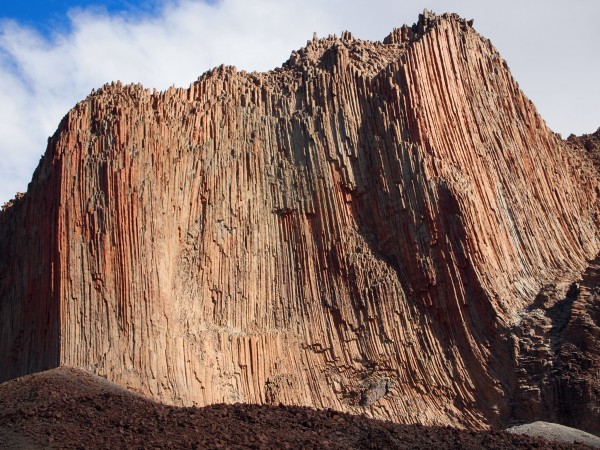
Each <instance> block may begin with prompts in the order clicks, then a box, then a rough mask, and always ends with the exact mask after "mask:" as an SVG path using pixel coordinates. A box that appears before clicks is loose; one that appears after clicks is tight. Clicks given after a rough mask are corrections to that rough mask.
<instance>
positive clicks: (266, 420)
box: [0, 368, 587, 450]
mask: <svg viewBox="0 0 600 450" xmlns="http://www.w3.org/2000/svg"><path fill="white" fill-rule="evenodd" d="M0 448H8V449H27V450H34V449H38V448H61V449H75V448H86V449H131V448H140V449H141V448H153V449H155V448H169V449H195V448H211V449H213V448H214V449H216V448H231V449H246V448H255V449H261V448H264V449H268V448H288V449H297V448H315V449H316V448H319V449H349V448H361V449H370V448H372V449H381V448H387V449H418V448H423V449H432V448H448V449H452V448H456V449H458V448H460V449H482V448H486V449H532V448H555V449H567V448H569V449H571V448H587V447H584V446H581V445H575V446H571V445H569V446H567V445H560V444H552V443H550V442H548V441H545V440H542V439H536V438H531V437H527V436H515V435H511V434H508V433H502V432H498V431H496V432H475V431H464V430H458V429H453V428H431V427H423V426H409V425H400V424H394V423H391V422H382V421H378V420H373V419H369V418H367V417H364V416H351V415H348V414H344V413H340V412H336V411H333V410H326V411H316V410H312V409H309V408H303V407H284V406H266V405H265V406H257V405H242V404H235V405H223V404H220V405H212V406H208V407H205V408H195V407H192V408H177V407H170V406H166V405H161V404H159V403H155V402H153V401H150V400H148V399H145V398H143V397H141V396H138V395H135V394H132V393H130V392H127V391H125V390H124V389H122V388H119V387H118V386H116V385H114V384H112V383H110V382H107V381H106V380H104V379H103V378H99V377H95V376H93V375H91V374H89V373H86V372H83V371H81V370H77V369H70V368H60V369H54V370H51V371H48V372H44V373H40V374H35V375H30V376H28V377H25V378H24V379H18V380H14V381H11V382H7V383H4V384H2V385H0Z"/></svg>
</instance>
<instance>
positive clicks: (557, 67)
mask: <svg viewBox="0 0 600 450" xmlns="http://www.w3.org/2000/svg"><path fill="white" fill-rule="evenodd" d="M426 3H427V4H428V5H429V6H427V5H426ZM479 3H480V2H478V1H477V0H465V1H464V2H460V4H459V5H457V6H456V7H457V10H458V11H457V12H459V13H461V14H463V15H465V16H468V17H469V18H473V17H474V18H475V27H476V28H477V29H478V30H479V31H480V32H482V34H484V35H486V36H487V37H490V38H492V41H493V42H494V43H495V44H496V45H497V46H498V47H499V49H500V50H501V52H502V53H503V55H504V56H505V57H506V58H507V59H508V61H509V64H510V66H511V68H512V69H513V71H514V73H515V75H516V77H517V80H518V81H519V82H520V83H521V86H522V87H523V89H524V90H525V92H526V93H527V94H529V95H530V96H531V97H533V100H534V102H536V104H538V106H540V109H541V112H542V115H544V116H545V117H546V119H547V120H548V122H549V124H550V126H551V127H554V128H555V129H557V130H559V131H561V132H563V133H567V132H570V131H575V132H583V131H592V130H593V129H595V128H596V127H597V126H598V125H600V123H599V122H600V113H599V110H598V108H599V105H600V93H599V92H598V91H600V90H598V88H597V81H596V78H597V75H598V73H600V71H599V68H600V65H599V63H598V62H597V61H595V60H596V59H597V58H594V57H593V56H592V55H593V54H595V55H597V54H600V48H598V45H599V44H598V43H599V42H600V33H599V32H598V31H597V27H595V26H594V25H593V23H592V22H591V21H592V18H593V17H598V16H599V14H600V7H594V6H593V5H592V6H589V5H588V9H590V8H591V9H592V11H585V10H582V8H581V6H582V4H583V3H582V2H577V1H574V2H569V3H573V4H576V6H571V7H566V6H564V5H562V4H563V3H566V2H559V1H544V2H541V1H540V0H531V1H530V2H527V3H525V6H523V2H519V1H517V0H510V1H508V2H503V3H502V4H501V5H502V6H496V7H494V8H496V9H493V8H492V7H491V6H490V5H489V4H488V5H484V6H485V7H484V6H481V5H480V4H479ZM587 3H589V4H591V3H595V2H587ZM544 5H545V9H543V8H542V9H543V11H545V12H544V15H543V17H540V12H539V11H536V8H540V7H544ZM577 5H578V6H579V8H578V10H577V17H578V20H579V24H580V25H576V21H574V20H570V18H569V16H568V14H569V13H571V10H572V11H575V10H576V8H577ZM599 5H600V4H599ZM424 6H427V7H430V8H432V9H434V10H437V11H439V12H443V11H444V10H445V9H447V8H448V4H447V2H444V1H443V0H433V1H428V2H425V1H422V2H421V1H417V2H411V4H410V6H408V5H404V4H403V2H397V1H393V2H392V1H384V0H375V1H372V2H370V3H369V6H368V7H367V6H366V3H365V2H360V1H358V0H346V1H341V0H332V1H328V2H323V1H322V0H305V1H303V2H296V1H293V0H256V1H252V2H248V1H245V0H222V1H218V2H206V1H198V0H195V1H194V0H179V1H169V2H165V3H163V4H162V6H161V7H159V8H157V9H155V10H152V11H149V10H145V11H143V13H142V14H138V15H136V14H133V13H132V12H131V11H129V12H127V13H118V14H114V15H109V14H107V13H106V11H102V10H97V9H96V10H94V9H73V10H71V11H70V12H69V27H67V28H65V29H63V30H60V29H59V30H56V31H55V32H54V33H52V34H50V35H49V36H48V34H40V33H39V32H37V31H36V30H34V29H31V28H27V27H25V26H23V25H21V24H19V23H17V22H13V21H4V22H0V80H1V83H0V204H1V203H2V202H3V201H5V200H8V199H9V198H11V197H12V196H13V195H14V193H15V192H16V191H24V190H25V189H26V184H27V182H28V181H29V179H30V177H31V174H32V173H33V170H34V168H35V165H36V164H37V162H38V160H39V157H40V156H41V154H42V153H43V152H44V151H45V145H46V139H47V137H48V136H49V135H51V134H52V133H53V132H54V130H55V128H56V126H57V125H58V122H59V121H60V119H61V117H62V116H63V115H64V114H66V112H67V111H68V110H69V109H70V108H71V107H72V106H73V105H74V104H75V103H76V102H77V101H79V100H81V99H83V98H84V97H85V96H86V95H87V94H88V93H89V92H90V91H91V90H92V89H93V88H97V87H100V86H102V85H103V84H104V83H106V82H108V81H112V80H121V81H123V82H125V83H130V82H132V83H133V82H134V83H138V82H140V83H142V84H144V85H145V86H147V87H156V88H159V89H165V88H167V87H169V86H171V85H173V84H174V85H176V86H188V85H189V84H190V83H191V82H193V81H194V80H195V79H196V78H197V77H198V76H199V75H200V74H202V73H203V72H205V71H206V70H208V69H210V68H211V67H214V66H217V65H220V64H223V63H224V64H231V65H235V66H237V67H238V68H240V69H246V70H268V69H271V68H273V67H276V66H278V65H280V64H281V63H282V62H283V61H285V60H286V59H287V58H288V56H289V54H290V52H291V50H294V49H297V48H299V47H301V46H302V45H304V44H305V42H306V40H307V39H309V38H311V37H312V33H313V31H316V32H318V34H319V35H326V34H330V33H340V32H341V31H343V30H351V31H353V33H354V34H355V35H357V36H358V37H362V38H366V39H381V38H383V37H384V36H385V35H386V34H387V33H388V32H389V31H390V30H391V29H392V28H393V27H394V26H400V25H402V24H403V23H405V22H409V23H412V22H413V21H415V20H416V18H417V14H418V13H419V12H420V11H421V10H422V9H423V7H424ZM565 8H567V9H568V8H571V9H569V10H568V11H567V12H565ZM514 11H519V13H518V15H515V13H514ZM566 14H567V16H566V17H565V15H566ZM573 14H575V13H574V12H573ZM565 19H566V20H568V22H569V23H568V25H569V26H571V27H575V26H576V27H577V33H578V35H577V36H573V30H568V29H567V28H566V27H567V24H564V25H562V27H563V29H562V30H561V29H557V28H558V24H559V23H560V24H562V23H563V20H565ZM588 22H589V24H588ZM538 36H539V37H540V38H538ZM593 52H595V53H593ZM579 53H581V56H578V55H579ZM586 53H587V56H586ZM550 57H551V58H552V59H550ZM576 57H577V58H579V59H578V60H575V61H576V62H575V63H574V62H573V58H576ZM565 61H566V62H565ZM577 61H581V64H579V62H577ZM565 66H567V67H565ZM549 67H552V70H551V71H550V69H549ZM536 68H537V71H536ZM540 71H541V72H540ZM544 71H545V72H544ZM586 86H588V87H587V91H586ZM536 89H537V90H536ZM591 89H595V92H590V90H591ZM557 105H558V106H557ZM565 105H570V106H568V107H567V106H565Z"/></svg>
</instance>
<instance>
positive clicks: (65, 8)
mask: <svg viewBox="0 0 600 450" xmlns="http://www.w3.org/2000/svg"><path fill="white" fill-rule="evenodd" d="M161 3H162V2H160V1H158V0H152V1H139V0H138V1H135V0H110V1H98V0H78V1H64V0H28V1H14V0H6V1H4V2H3V4H2V6H1V7H0V17H1V18H4V19H14V20H17V21H19V22H20V23H21V24H23V25H28V26H33V27H35V28H36V29H38V30H39V31H40V32H41V33H43V34H46V35H49V34H51V33H52V30H55V29H56V28H59V29H64V28H68V27H69V26H70V22H69V18H68V15H67V13H68V12H69V10H71V9H76V8H80V9H81V8H83V9H93V10H95V11H97V12H102V13H105V14H140V13H143V14H152V13H155V12H156V11H157V10H158V9H159V8H160V6H161Z"/></svg>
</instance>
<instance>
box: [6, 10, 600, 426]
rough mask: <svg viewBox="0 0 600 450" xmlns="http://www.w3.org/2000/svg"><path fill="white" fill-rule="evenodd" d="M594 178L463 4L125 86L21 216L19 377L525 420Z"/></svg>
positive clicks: (578, 256) (579, 254)
mask: <svg viewBox="0 0 600 450" xmlns="http://www.w3.org/2000/svg"><path fill="white" fill-rule="evenodd" d="M597 193H598V175H597V172H596V171H595V170H594V168H593V166H592V164H591V163H590V162H589V161H588V159H586V158H585V156H584V155H583V154H579V153H577V152H571V151H568V150H567V149H566V147H565V144H564V143H563V142H562V141H561V140H560V139H559V138H558V136H556V135H554V134H553V133H552V132H550V130H548V128H547V127H546V125H545V123H544V122H543V120H542V119H541V118H540V116H539V115H538V114H537V112H536V110H535V108H534V107H533V105H532V104H531V102H530V101H529V100H527V98H526V97H525V96H524V95H523V93H522V92H521V91H520V90H519V88H518V85H517V83H516V82H515V81H514V80H513V78H512V77H511V75H510V72H509V70H508V68H507V65H506V63H505V62H504V61H503V60H502V58H501V57H500V55H499V54H498V53H497V51H496V50H495V49H494V48H493V46H492V45H491V44H490V42H489V41H487V40H485V39H483V38H482V37H481V36H480V35H478V34H477V33H476V32H475V31H474V30H473V29H472V27H471V26H470V24H469V22H466V21H465V20H462V19H460V18H458V17H457V16H454V15H444V16H435V15H432V14H429V13H425V14H423V15H422V16H421V17H420V19H419V22H418V23H417V24H415V25H414V26H412V27H403V28H401V29H398V30H395V31H394V32H392V33H391V34H390V36H388V37H387V38H386V39H385V40H384V42H367V41H361V40H358V39H355V38H354V37H352V35H351V34H350V33H344V34H343V35H342V37H341V38H337V37H335V36H333V37H328V38H325V39H321V40H318V39H316V37H315V38H314V39H313V40H311V41H309V42H308V43H307V46H306V47H305V48H303V49H301V50H299V51H297V52H293V53H292V55H291V57H290V59H289V60H288V61H287V62H286V63H284V65H283V66H282V67H281V68H278V69H275V70H273V71H271V72H268V73H245V72H238V71H236V70H235V68H232V67H220V68H218V69H215V70H213V71H211V72H208V73H206V74H204V75H203V76H202V77H200V78H199V79H198V81H197V82H195V83H193V84H192V85H191V86H190V87H189V89H176V88H171V89H169V90H168V91H166V92H157V91H150V90H147V89H144V88H143V87H141V86H139V85H138V86H123V85H121V84H120V83H113V84H111V85H106V86H104V87H103V88H102V89H100V90H99V91H97V92H94V93H92V94H91V95H90V96H89V97H88V98H87V99H85V100H84V101H82V102H81V103H79V104H78V105H77V106H76V107H75V108H74V109H73V110H72V111H70V112H69V113H68V114H67V116H66V117H65V118H64V120H63V121H62V123H61V124H60V126H59V129H58V130H57V132H56V134H55V135H54V136H53V137H52V138H51V139H50V141H49V144H48V149H47V151H46V153H45V155H44V157H43V159H42V161H41V162H40V165H39V167H38V169H37V171H36V173H35V174H34V178H33V180H32V183H31V184H30V186H29V190H28V192H27V194H26V196H25V197H24V198H23V199H21V200H18V201H16V202H15V204H14V205H12V206H11V207H10V208H7V209H6V210H5V211H4V212H3V213H2V214H1V215H0V249H1V251H2V254H3V255H8V257H6V258H3V260H2V262H0V264H1V265H0V273H1V274H2V275H1V280H0V299H1V300H0V301H1V302H0V314H1V317H2V322H1V324H0V336H1V337H2V339H1V340H0V378H2V379H7V378H10V377H14V376H17V375H20V374H24V373H28V372H31V371H35V370H40V369H42V368H46V367H48V366H53V365H58V364H60V365H70V366H75V367H80V368H83V369H86V370H90V371H92V372H94V373H96V374H100V375H103V376H105V377H107V378H108V379H110V380H111V381H113V382H116V383H118V384H120V385H123V386H127V387H129V388H132V389H135V390H137V391H139V392H141V393H143V394H144V395H147V396H150V397H152V398H154V399H157V400H160V401H164V402H168V403H173V404H183V405H206V404H211V403H216V402H225V403H234V402H251V403H275V404H277V403H284V404H294V405H305V406H312V407H316V408H328V407H330V408H334V409H337V410H341V411H346V412H353V413H365V414H367V415H369V416H372V417H376V418H383V419H391V420H394V421H399V422H407V423H413V422H417V423H422V424H430V425H431V424H435V425H446V424H452V425H458V426H470V427H476V428H484V427H488V426H494V425H499V424H501V423H506V422H508V421H509V419H510V417H511V414H512V412H513V411H514V410H515V406H514V398H515V395H517V394H515V393H517V392H518V386H517V380H516V378H515V371H516V367H517V364H518V363H519V362H518V361H517V359H518V358H517V357H516V356H515V355H516V353H515V348H516V347H518V345H519V344H518V342H517V341H518V339H516V338H515V330H514V326H515V323H517V322H518V320H519V319H520V316H519V312H521V311H524V310H526V309H527V308H528V307H530V305H531V304H532V303H533V302H534V299H535V298H536V295H537V293H538V291H540V289H541V288H542V287H543V286H545V285H547V284H550V283H557V282H559V281H561V280H571V279H574V278H576V277H578V276H579V273H580V272H581V271H582V270H583V269H584V268H585V267H586V265H587V260H588V259H591V258H593V257H594V256H595V255H596V254H597V252H598V249H599V245H598V225H599V223H598V216H597V212H598V203H597V202H598V199H597ZM558 395H559V397H560V395H562V394H558Z"/></svg>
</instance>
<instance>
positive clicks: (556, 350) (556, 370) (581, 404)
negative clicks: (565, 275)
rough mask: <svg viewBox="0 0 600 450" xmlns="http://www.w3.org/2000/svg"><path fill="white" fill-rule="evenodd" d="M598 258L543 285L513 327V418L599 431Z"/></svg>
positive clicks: (599, 328) (599, 342)
mask: <svg viewBox="0 0 600 450" xmlns="http://www.w3.org/2000/svg"><path fill="white" fill-rule="evenodd" d="M599 286H600V258H596V259H595V260H594V261H592V262H591V264H590V266H589V267H588V268H587V270H586V271H585V272H584V273H583V275H582V277H581V279H580V280H578V281H577V282H574V283H572V284H571V285H568V284H567V283H559V284H551V285H548V286H544V288H543V289H542V290H541V291H540V293H539V294H538V296H537V297H536V299H535V301H534V303H533V304H532V305H531V306H529V307H528V309H527V310H526V311H524V312H523V313H522V320H520V321H519V322H518V323H517V324H516V325H515V327H514V335H515V336H517V337H518V340H517V342H518V347H517V352H516V361H517V368H518V371H517V373H518V379H517V381H518V383H517V392H516V395H515V396H514V411H513V419H514V420H521V421H528V422H529V421H531V420H533V419H546V420H553V421H558V422H561V423H565V424H569V425H577V426H580V427H583V428H585V429H586V430H589V431H591V432H593V433H595V434H600V425H599V424H600V378H599V377H598V373H600V358H598V354H600V299H599V298H598V295H599V293H600V292H599Z"/></svg>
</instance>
